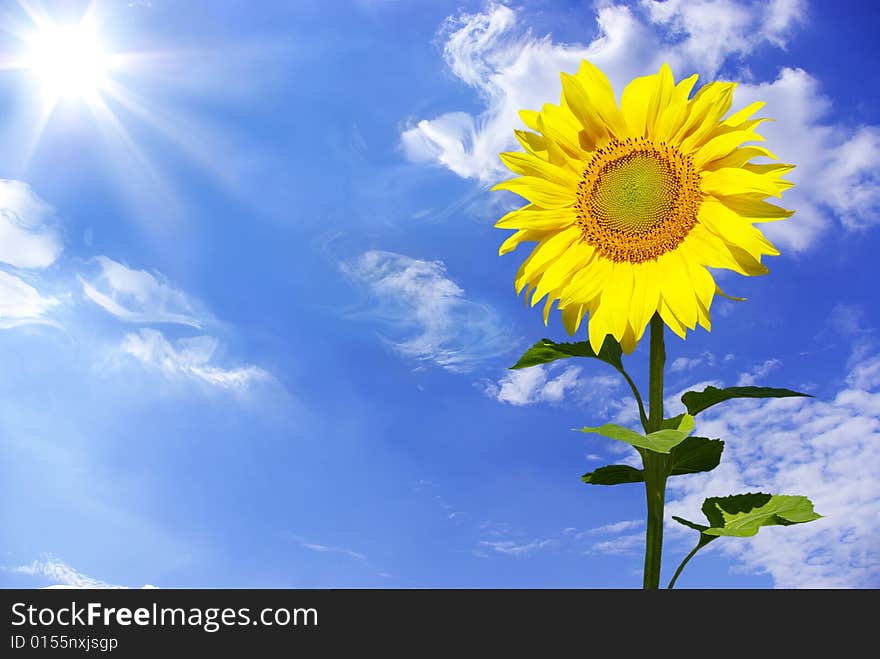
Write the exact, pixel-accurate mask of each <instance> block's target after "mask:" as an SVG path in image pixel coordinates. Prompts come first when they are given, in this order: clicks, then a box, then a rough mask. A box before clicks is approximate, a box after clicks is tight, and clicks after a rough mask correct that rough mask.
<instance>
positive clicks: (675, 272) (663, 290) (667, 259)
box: [657, 250, 697, 329]
mask: <svg viewBox="0 0 880 659" xmlns="http://www.w3.org/2000/svg"><path fill="white" fill-rule="evenodd" d="M657 262H658V263H659V265H660V275H661V280H660V296H661V297H662V298H663V301H664V302H665V303H666V304H667V305H668V306H669V308H670V309H671V310H672V312H673V313H674V314H675V317H676V318H678V320H679V321H680V322H681V323H682V324H684V325H685V326H687V327H688V328H690V329H694V327H695V326H696V324H697V310H696V302H695V298H694V287H693V284H692V283H691V279H690V276H689V275H688V271H687V265H686V264H685V263H684V261H682V258H681V254H680V253H679V251H678V250H673V251H671V252H667V253H666V254H664V255H663V256H661V257H660V258H659V259H658V261H657Z"/></svg>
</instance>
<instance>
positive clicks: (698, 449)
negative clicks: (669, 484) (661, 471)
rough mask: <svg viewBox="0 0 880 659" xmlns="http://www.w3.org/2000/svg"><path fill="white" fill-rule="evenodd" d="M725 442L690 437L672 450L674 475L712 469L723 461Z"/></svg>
mask: <svg viewBox="0 0 880 659" xmlns="http://www.w3.org/2000/svg"><path fill="white" fill-rule="evenodd" d="M723 450H724V442H722V441H721V440H720V439H709V438H708V437H688V438H687V439H685V440H684V441H683V442H682V443H681V444H679V445H678V446H676V447H675V449H674V450H673V451H672V472H671V474H672V475H673V476H682V475H684V474H696V473H699V472H701V471H712V470H713V469H714V468H715V467H717V466H718V463H719V462H721V452H722V451H723Z"/></svg>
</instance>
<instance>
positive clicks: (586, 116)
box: [560, 73, 608, 145]
mask: <svg viewBox="0 0 880 659" xmlns="http://www.w3.org/2000/svg"><path fill="white" fill-rule="evenodd" d="M560 78H561V79H562V94H563V96H564V97H565V101H566V103H567V104H568V106H569V107H570V108H571V111H572V112H573V113H574V115H575V117H577V119H578V121H579V122H580V125H581V126H582V130H583V132H584V134H585V136H586V138H587V140H588V144H590V145H597V144H601V143H603V142H604V141H606V140H607V139H608V129H607V128H606V126H605V122H604V121H603V120H602V117H601V116H600V114H599V112H598V111H597V110H596V107H595V105H594V104H593V103H592V101H591V100H590V98H589V97H588V96H587V93H586V91H584V88H583V87H582V86H581V83H580V81H578V80H577V78H575V77H574V76H570V75H568V74H566V73H561V74H560Z"/></svg>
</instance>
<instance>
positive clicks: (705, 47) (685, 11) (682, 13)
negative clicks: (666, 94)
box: [642, 0, 805, 75]
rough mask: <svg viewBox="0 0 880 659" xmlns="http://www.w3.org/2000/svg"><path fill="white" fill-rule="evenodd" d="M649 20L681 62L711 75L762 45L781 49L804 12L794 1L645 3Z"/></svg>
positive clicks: (673, 0)
mask: <svg viewBox="0 0 880 659" xmlns="http://www.w3.org/2000/svg"><path fill="white" fill-rule="evenodd" d="M642 4H643V5H644V6H645V8H646V9H647V11H648V17H649V19H650V20H651V21H652V22H654V23H655V24H657V25H660V26H663V27H665V28H666V29H667V30H668V32H667V36H668V37H669V38H670V40H672V41H673V43H674V44H675V47H676V50H677V51H678V53H679V56H680V57H681V59H682V60H684V61H686V62H690V63H699V64H700V70H701V71H703V72H705V73H706V74H707V75H714V74H715V73H716V72H717V71H718V70H719V69H721V67H722V65H723V64H724V63H725V61H726V60H727V59H728V58H730V56H731V55H736V56H739V57H742V56H744V55H747V54H749V52H751V51H752V50H753V49H754V48H756V47H757V46H759V45H761V44H762V43H765V42H767V43H770V44H773V45H776V46H780V47H782V46H785V43H786V41H787V40H788V36H789V34H790V32H791V29H792V28H793V27H794V26H795V25H796V24H797V23H799V22H800V21H801V20H802V18H803V16H804V10H805V7H804V6H803V3H802V2H798V1H797V0H775V1H773V2H750V3H746V2H736V1H734V0H664V1H663V2H656V1H652V0H646V1H643V3H642Z"/></svg>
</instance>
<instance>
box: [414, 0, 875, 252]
mask: <svg viewBox="0 0 880 659" xmlns="http://www.w3.org/2000/svg"><path fill="white" fill-rule="evenodd" d="M804 15H805V11H804V3H802V2H797V1H794V0H776V1H774V2H770V3H766V2H737V1H734V0H700V1H696V2H691V1H688V2H683V1H679V0H672V1H667V2H651V1H648V2H644V3H642V4H641V5H639V6H634V7H627V6H623V5H607V4H604V3H602V4H601V5H600V7H599V9H598V10H597V13H596V22H597V25H598V33H597V35H596V37H595V38H594V39H593V40H592V41H590V42H589V43H583V44H578V43H573V44H572V43H565V44H563V43H555V42H554V41H553V39H552V38H551V37H550V36H544V37H538V36H535V35H534V34H532V33H531V31H530V30H529V29H528V28H527V27H525V26H524V25H523V16H522V12H521V11H519V10H516V9H513V8H511V7H508V6H506V5H503V4H499V3H491V4H489V5H488V7H487V9H486V10H485V11H483V12H480V13H472V14H468V13H466V14H461V15H459V16H454V17H450V18H448V19H447V20H446V22H445V23H444V24H443V26H442V28H441V31H440V36H441V39H442V40H443V43H444V57H445V59H446V63H447V66H448V67H449V70H450V71H451V72H452V73H453V74H454V75H456V76H457V77H458V78H459V79H461V80H462V82H464V83H465V84H467V85H469V86H471V87H473V88H474V89H475V90H476V92H477V94H478V95H479V96H480V98H481V100H482V102H483V104H484V109H483V110H482V112H480V113H478V114H470V113H467V112H460V111H459V112H449V113H446V114H443V115H440V116H438V117H435V118H433V119H422V120H418V121H412V122H410V123H409V124H408V125H407V127H406V128H405V129H404V131H403V132H402V135H401V140H402V144H403V148H404V151H405V153H406V154H407V155H408V157H409V158H410V159H411V160H413V161H416V162H430V163H436V164H439V165H442V166H444V167H446V168H448V169H450V170H451V171H453V172H455V173H456V174H458V175H459V176H462V177H465V178H472V179H476V180H478V181H480V182H482V183H489V182H493V181H497V180H499V179H501V178H507V177H508V176H509V172H507V171H506V170H504V169H503V167H502V166H501V163H500V161H499V160H498V153H499V152H500V151H506V150H511V149H517V148H518V147H517V145H516V143H515V141H514V138H513V128H515V127H521V123H520V120H519V118H518V114H517V113H518V111H519V110H520V109H523V108H529V109H539V108H540V107H541V106H542V105H543V104H544V103H547V102H558V98H559V95H560V82H559V72H560V71H568V72H574V71H576V70H577V68H578V65H579V63H580V60H581V59H584V58H585V59H588V60H590V61H592V62H593V63H595V64H596V65H597V66H599V67H600V68H602V70H603V71H605V72H606V73H607V75H608V77H609V79H610V80H611V82H612V84H613V85H614V87H615V89H616V90H617V93H618V95H619V94H620V90H622V88H623V85H625V84H626V82H628V81H629V80H630V79H632V78H633V77H636V76H641V75H645V74H647V73H650V72H653V71H656V70H657V69H658V68H659V66H660V64H661V63H663V62H664V61H666V62H669V63H670V65H671V66H672V68H673V71H675V72H676V73H677V74H678V75H679V76H681V75H684V74H688V75H689V74H690V73H691V72H693V71H699V72H700V73H702V74H703V75H705V76H708V77H709V78H712V77H715V75H716V73H717V72H718V71H719V70H723V71H724V72H725V74H726V77H731V78H733V79H739V80H741V81H744V82H741V84H740V85H739V88H738V90H737V95H736V104H737V105H736V108H738V107H743V106H745V105H746V104H748V103H750V102H752V101H755V100H764V101H766V102H767V106H766V115H767V116H769V117H773V118H775V119H776V120H777V121H776V123H774V124H765V125H764V126H762V127H761V132H762V134H764V135H765V136H766V138H767V140H768V144H770V145H772V150H773V151H774V152H775V153H776V154H777V155H778V156H779V157H780V158H781V159H782V160H785V161H787V162H793V163H796V164H797V165H798V167H797V168H796V169H795V170H794V171H793V172H792V174H791V176H790V178H791V179H792V180H793V181H794V182H795V183H797V184H798V185H797V186H796V187H795V188H794V189H793V190H790V191H788V192H786V195H785V204H786V205H788V206H789V207H792V208H796V209H797V210H798V214H797V215H796V216H795V219H794V220H792V221H790V222H777V223H773V224H768V225H765V226H764V227H763V228H764V229H765V230H766V232H767V234H768V236H770V237H771V238H772V239H774V240H775V241H777V242H778V243H779V244H780V245H782V246H785V247H787V248H789V249H794V250H804V249H807V248H809V247H810V246H812V245H814V244H816V241H817V240H818V238H819V236H820V235H821V234H822V232H823V231H824V230H825V229H826V228H827V227H828V226H830V225H831V224H832V223H833V221H834V219H833V218H836V219H837V221H839V222H840V223H841V224H842V225H843V226H844V227H846V228H850V229H858V228H862V227H865V226H871V225H875V224H877V223H878V222H880V213H878V212H877V211H878V208H880V177H878V174H877V172H878V170H880V167H878V166H880V128H878V127H877V126H872V125H869V126H860V127H852V126H850V125H848V124H843V123H834V122H833V121H832V119H831V116H830V112H831V103H830V101H829V100H828V99H827V98H825V97H824V95H823V94H822V90H821V87H820V85H819V83H818V81H817V80H816V79H815V78H814V77H813V76H811V75H810V74H809V73H808V72H806V71H804V70H803V69H799V68H793V67H787V68H782V69H781V71H780V72H779V74H778V76H777V77H776V79H775V80H772V81H769V82H754V81H752V75H751V73H750V71H749V69H748V68H747V67H743V66H740V65H739V63H740V61H741V58H743V57H744V56H745V55H747V54H748V53H749V52H751V51H752V50H753V49H754V48H755V47H756V46H758V45H760V44H769V45H771V46H776V47H783V46H784V45H785V44H786V42H787V40H788V37H789V35H790V34H791V32H792V31H793V30H794V29H795V28H796V27H797V25H798V24H799V23H801V22H802V19H803V17H804ZM736 108H735V109H736Z"/></svg>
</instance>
